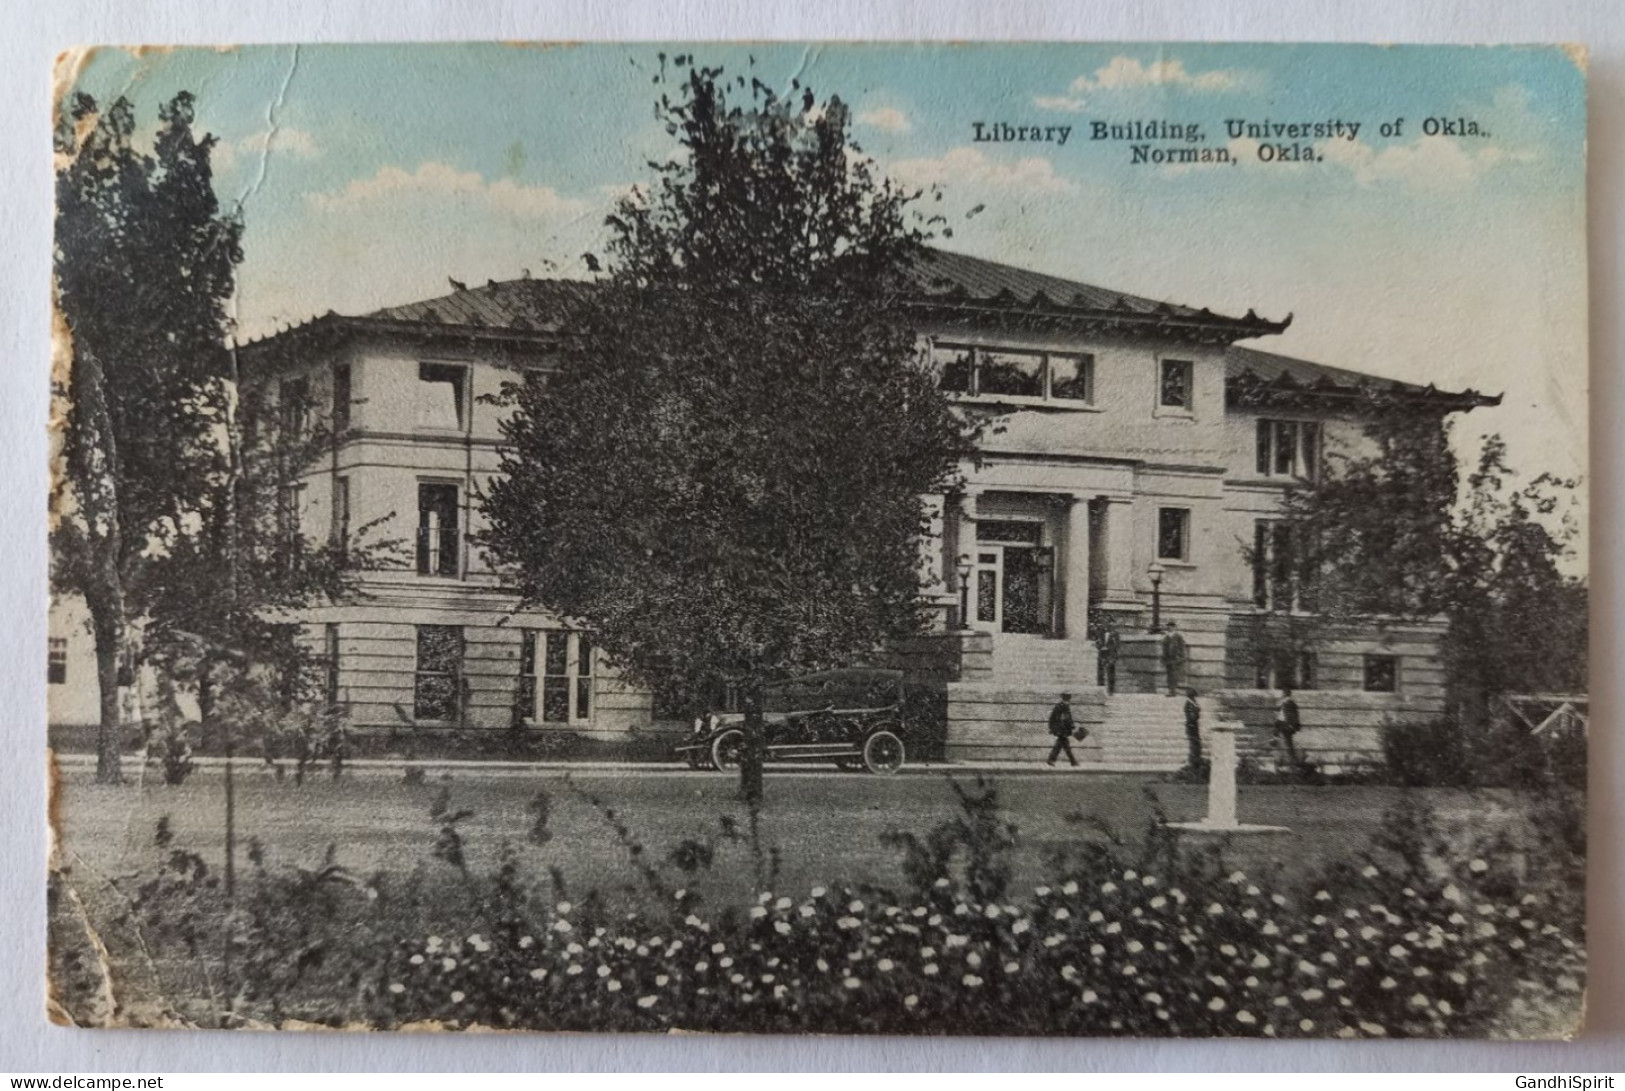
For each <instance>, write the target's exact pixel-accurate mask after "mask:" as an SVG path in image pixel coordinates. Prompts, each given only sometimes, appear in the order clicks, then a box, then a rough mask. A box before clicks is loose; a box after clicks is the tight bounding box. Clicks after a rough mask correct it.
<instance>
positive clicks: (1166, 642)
mask: <svg viewBox="0 0 1625 1091" xmlns="http://www.w3.org/2000/svg"><path fill="white" fill-rule="evenodd" d="M1186 655H1187V652H1186V649H1185V638H1184V637H1183V636H1181V635H1180V634H1179V626H1178V625H1176V624H1175V623H1174V622H1172V621H1170V622H1169V623H1168V628H1167V629H1165V630H1164V631H1163V634H1162V669H1163V671H1164V672H1165V673H1166V674H1167V676H1168V696H1170V697H1177V696H1179V688H1180V686H1182V685H1184V683H1185V659H1186Z"/></svg>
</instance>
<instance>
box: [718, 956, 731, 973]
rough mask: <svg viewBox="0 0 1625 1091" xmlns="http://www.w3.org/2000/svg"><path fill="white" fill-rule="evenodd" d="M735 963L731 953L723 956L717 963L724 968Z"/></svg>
mask: <svg viewBox="0 0 1625 1091" xmlns="http://www.w3.org/2000/svg"><path fill="white" fill-rule="evenodd" d="M733 964H734V960H733V957H732V956H731V955H724V956H723V957H722V958H720V959H718V960H717V965H718V966H721V967H722V968H723V969H724V970H726V969H727V968H728V967H730V966H732V965H733Z"/></svg>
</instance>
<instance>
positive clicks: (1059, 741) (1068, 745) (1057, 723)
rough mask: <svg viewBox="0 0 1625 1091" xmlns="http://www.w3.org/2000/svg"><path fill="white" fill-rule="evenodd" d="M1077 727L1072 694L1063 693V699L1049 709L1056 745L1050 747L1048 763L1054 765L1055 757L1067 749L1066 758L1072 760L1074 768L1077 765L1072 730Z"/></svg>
mask: <svg viewBox="0 0 1625 1091" xmlns="http://www.w3.org/2000/svg"><path fill="white" fill-rule="evenodd" d="M1076 729H1077V725H1076V724H1075V723H1074V722H1073V719H1072V695H1071V694H1070V693H1063V694H1061V699H1060V700H1059V701H1057V702H1056V703H1055V707H1054V708H1052V709H1050V710H1049V733H1050V734H1051V735H1054V736H1055V745H1054V746H1052V747H1050V751H1049V762H1048V763H1047V764H1049V765H1054V764H1055V759H1056V758H1058V757H1060V756H1061V751H1063V750H1065V751H1066V760H1067V761H1069V762H1071V763H1072V765H1073V767H1074V768H1076V767H1077V764H1078V759H1077V757H1075V756H1074V755H1073V753H1072V732H1073V731H1075V730H1076Z"/></svg>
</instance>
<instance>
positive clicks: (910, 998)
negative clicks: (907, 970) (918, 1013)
mask: <svg viewBox="0 0 1625 1091" xmlns="http://www.w3.org/2000/svg"><path fill="white" fill-rule="evenodd" d="M919 1002H920V998H919V997H917V996H915V995H914V994H913V993H909V994H908V995H907V996H905V997H903V1007H905V1008H912V1007H914V1006H915V1005H916V1004H918V1003H919Z"/></svg>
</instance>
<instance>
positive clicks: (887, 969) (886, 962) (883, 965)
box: [875, 958, 897, 974]
mask: <svg viewBox="0 0 1625 1091" xmlns="http://www.w3.org/2000/svg"><path fill="white" fill-rule="evenodd" d="M875 965H876V966H878V967H880V969H881V971H882V972H884V973H888V974H889V973H891V972H892V970H893V969H894V968H895V967H896V965H897V964H896V963H894V962H893V961H892V960H891V959H889V958H883V959H881V960H880V961H879V962H877V963H875Z"/></svg>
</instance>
